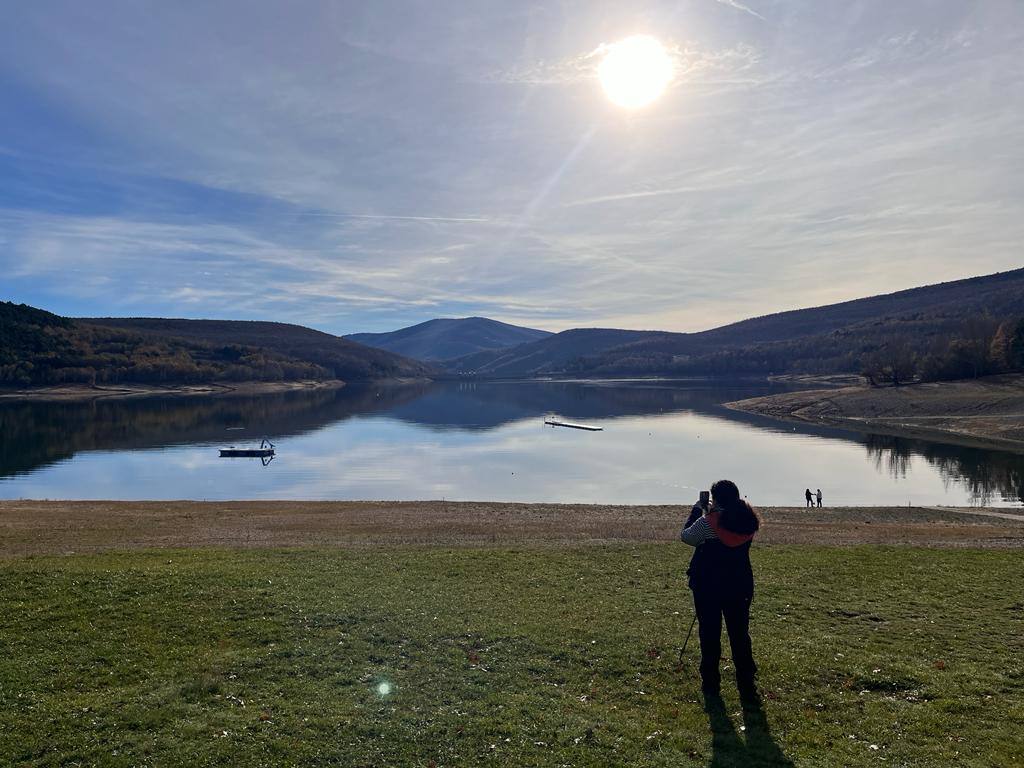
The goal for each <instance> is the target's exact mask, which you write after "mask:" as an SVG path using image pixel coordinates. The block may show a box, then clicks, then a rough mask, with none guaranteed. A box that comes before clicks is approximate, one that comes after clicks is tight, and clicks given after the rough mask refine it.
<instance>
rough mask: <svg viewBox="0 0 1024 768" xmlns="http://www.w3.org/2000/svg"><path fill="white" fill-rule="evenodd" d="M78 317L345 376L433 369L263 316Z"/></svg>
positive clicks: (407, 374) (408, 374) (418, 373)
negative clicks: (251, 350)
mask: <svg viewBox="0 0 1024 768" xmlns="http://www.w3.org/2000/svg"><path fill="white" fill-rule="evenodd" d="M78 322H82V323H87V324H90V325H94V326H102V327H105V328H116V329H118V330H122V331H127V332H130V333H134V334H139V335H142V336H152V337H171V338H176V339H185V340H187V341H191V342H198V343H201V344H212V345H222V344H243V345H246V346H251V347H257V348H260V349H264V350H269V351H271V352H275V353H278V354H281V355H287V356H289V357H292V358H296V359H299V360H303V361H306V362H309V363H313V364H314V365H318V366H320V367H322V368H324V369H326V370H327V372H328V373H329V375H330V377H333V378H338V379H342V380H343V381H367V380H371V379H384V378H420V377H425V376H430V375H431V374H432V373H434V369H433V368H431V366H429V365H425V364H424V363H422V362H420V361H418V360H409V359H407V358H404V357H401V356H400V355H396V354H393V353H391V352H387V351H383V350H380V349H374V348H372V347H368V346H366V345H363V344H359V343H357V342H354V341H351V340H348V339H345V338H342V337H340V336H333V335H331V334H329V333H324V332H322V331H316V330H313V329H312V328H306V327H305V326H301V325H292V324H290V323H273V322H266V321H261V320H177V319H166V318H150V317H135V318H110V317H94V318H79V320H78Z"/></svg>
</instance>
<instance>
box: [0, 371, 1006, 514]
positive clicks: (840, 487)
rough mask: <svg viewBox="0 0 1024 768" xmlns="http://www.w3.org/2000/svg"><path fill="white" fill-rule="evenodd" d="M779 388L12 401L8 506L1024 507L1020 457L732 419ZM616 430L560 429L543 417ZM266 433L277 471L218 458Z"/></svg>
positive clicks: (3, 472)
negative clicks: (820, 497) (194, 502)
mask: <svg viewBox="0 0 1024 768" xmlns="http://www.w3.org/2000/svg"><path fill="white" fill-rule="evenodd" d="M771 391H781V386H780V385H770V384H767V383H765V384H721V383H709V382H669V381H644V382H636V381H633V382H615V381H609V382H523V383H488V382H451V383H437V384H424V385H418V386H409V387H375V386H352V387H345V388H343V389H339V390H312V391H296V392H288V393H278V394H270V395H260V396H234V395H217V396H209V395H207V396H194V397H179V396H174V397H171V396H168V397H150V398H145V399H122V400H113V399H102V400H95V401H90V402H5V403H0V434H2V435H3V439H2V443H0V498H8V499H18V498H33V499H265V498H279V499H392V500H399V499H408V500H412V499H450V500H475V501H524V502H539V501H546V502H581V503H582V502H591V503H615V504H619V503H623V504H677V503H690V502H692V501H694V500H696V498H697V494H698V492H699V490H700V489H702V488H707V487H708V486H709V485H710V484H711V482H712V481H714V480H716V479H719V478H721V477H728V478H731V479H734V480H735V481H736V482H737V483H738V484H739V486H740V488H741V490H742V492H743V493H744V494H745V495H747V496H748V498H749V499H750V500H751V502H753V503H754V504H755V505H802V504H803V503H804V501H803V492H804V489H805V488H807V487H810V488H811V490H812V491H813V490H815V489H817V488H819V487H820V488H821V489H822V492H823V494H824V501H825V505H826V506H829V505H832V504H834V505H857V504H865V505H874V504H879V505H881V504H884V505H903V504H914V505H930V504H936V505H937V504H953V505H998V506H1021V499H1022V498H1024V456H1021V455H1017V454H1013V453H1009V452H1005V451H997V450H981V449H975V448H962V447H957V446H952V445H946V444H942V443H936V442H930V441H925V440H917V439H903V438H894V437H886V436H879V435H863V434H858V433H855V432H848V431H845V430H839V429H832V428H824V427H822V428H817V427H811V426H806V427H805V426H799V427H794V426H793V425H790V424H783V423H779V422H773V421H770V420H767V419H764V418H760V417H756V416H748V415H744V414H740V413H736V412H733V411H729V410H728V409H725V408H723V407H722V405H721V404H722V403H724V402H728V401H730V400H736V399H740V398H744V397H753V396H756V395H760V394H767V393H769V392H771ZM549 414H554V415H557V416H560V417H562V418H564V419H566V420H569V421H573V422H583V423H586V424H591V425H594V426H599V427H602V428H603V431H601V432H584V431H579V430H574V429H564V428H557V427H548V426H545V425H544V424H543V419H544V417H545V416H546V415H549ZM264 436H266V437H269V438H270V439H271V440H272V441H273V442H274V444H275V445H276V447H277V456H276V458H275V459H274V460H273V461H272V462H271V463H270V464H269V465H267V466H263V465H262V464H261V462H260V461H259V460H258V459H224V458H219V457H218V448H221V447H226V446H231V445H237V446H248V445H252V444H257V443H259V441H260V439H261V438H262V437H264Z"/></svg>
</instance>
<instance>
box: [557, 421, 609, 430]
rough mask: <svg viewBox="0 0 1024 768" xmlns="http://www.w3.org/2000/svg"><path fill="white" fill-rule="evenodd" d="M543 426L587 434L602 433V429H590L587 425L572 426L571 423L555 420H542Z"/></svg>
mask: <svg viewBox="0 0 1024 768" xmlns="http://www.w3.org/2000/svg"><path fill="white" fill-rule="evenodd" d="M544 423H545V424H549V425H551V426H552V427H568V428H569V429H582V430H586V431H587V432H603V431H604V427H592V426H590V425H589V424H573V423H572V422H571V421H556V420H555V419H544Z"/></svg>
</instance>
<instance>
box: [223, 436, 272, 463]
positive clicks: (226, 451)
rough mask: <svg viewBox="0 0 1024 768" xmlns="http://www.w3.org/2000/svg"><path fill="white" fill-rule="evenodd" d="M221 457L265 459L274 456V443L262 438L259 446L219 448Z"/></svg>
mask: <svg viewBox="0 0 1024 768" xmlns="http://www.w3.org/2000/svg"><path fill="white" fill-rule="evenodd" d="M220 455H221V458H228V459H266V458H273V457H274V444H273V443H272V442H270V441H269V440H267V438H263V439H262V440H260V447H259V448H235V446H231V447H230V448H221V449H220Z"/></svg>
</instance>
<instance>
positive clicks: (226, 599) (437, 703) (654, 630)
mask: <svg viewBox="0 0 1024 768" xmlns="http://www.w3.org/2000/svg"><path fill="white" fill-rule="evenodd" d="M754 551H755V553H756V560H755V569H756V572H757V576H758V594H757V597H756V599H755V604H754V612H753V634H754V643H755V655H756V656H757V658H758V660H759V663H760V666H761V687H762V691H763V693H764V717H763V718H759V717H757V716H756V713H750V712H748V713H747V716H746V720H744V716H743V713H742V712H741V710H740V707H739V703H738V700H737V697H736V695H735V691H734V690H732V689H731V688H730V686H728V685H727V686H726V687H725V691H726V702H727V711H728V713H729V715H730V718H729V721H728V722H729V723H730V725H729V726H728V727H725V724H724V723H722V722H718V723H716V730H717V732H716V733H714V734H713V733H712V729H711V728H710V727H709V720H708V716H707V715H706V714H705V713H704V712H703V710H702V708H701V705H700V701H699V693H698V692H699V686H698V682H697V679H696V677H695V674H696V665H695V662H696V658H697V655H696V647H695V643H693V642H692V641H691V648H690V649H689V650H688V651H687V657H686V660H685V661H684V663H683V664H681V665H680V664H679V653H678V649H679V646H680V644H681V640H682V637H683V636H684V634H685V632H686V629H687V627H688V626H689V621H690V617H691V609H690V604H689V602H688V593H687V592H686V591H685V589H684V583H683V578H682V570H683V568H684V559H685V554H686V553H685V552H684V551H683V547H682V546H681V545H671V544H642V545H628V544H623V545H616V546H600V547H598V546H595V547H575V548H550V547H532V548H520V549H507V548H505V549H497V548H496V549H441V548H404V549H403V548H395V547H389V548H378V549H362V550H356V551H344V550H329V551H318V550H309V549H302V550H258V551H215V550H159V551H154V550H148V551H142V552H131V553H118V554H100V555H76V556H71V557H23V558H16V559H10V560H6V561H3V562H0V653H2V655H3V658H4V660H5V661H4V663H2V664H0V762H3V763H4V764H8V762H9V763H11V764H15V765H40V766H42V765H47V766H49V765H54V766H56V765H124V766H129V765H161V766H163V765H182V766H185V765H189V766H193V765H213V764H219V765H238V766H249V765H345V766H381V765H398V766H405V765H410V766H434V765H436V766H454V765H466V766H470V765H531V766H533V765H536V766H541V765H545V766H546V765H550V766H562V765H573V766H614V765H651V766H655V765H666V766H668V765H671V766H686V765H709V764H711V765H719V766H729V765H735V766H747V765H788V764H795V765H800V766H803V765H808V766H818V765H821V766H825V765H828V766H855V765H879V764H884V765H905V766H915V767H917V766H1012V765H1022V764H1024V736H1022V728H1024V602H1022V589H1021V587H1022V584H1024V578H1022V577H1024V565H1022V563H1021V558H1020V553H1019V552H1018V551H979V550H956V551H952V550H932V549H923V548H898V549H895V548H893V549H884V548H877V547H854V548H843V549H839V548H824V547H813V546H776V547H761V548H755V550H754ZM726 680H727V681H729V678H728V677H726ZM5 755H6V756H7V757H6V758H4V757H2V756H5Z"/></svg>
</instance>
